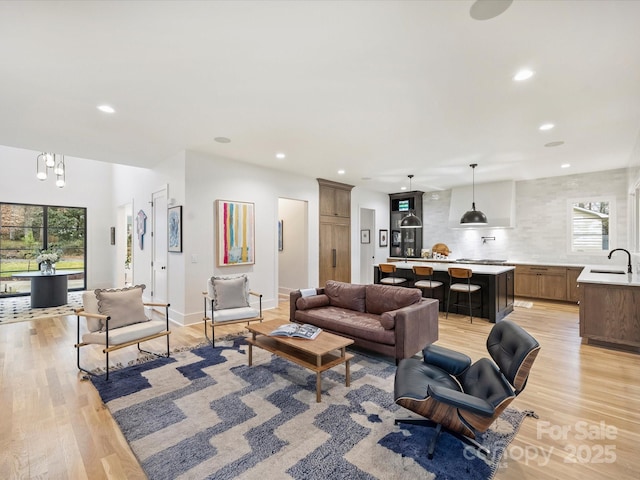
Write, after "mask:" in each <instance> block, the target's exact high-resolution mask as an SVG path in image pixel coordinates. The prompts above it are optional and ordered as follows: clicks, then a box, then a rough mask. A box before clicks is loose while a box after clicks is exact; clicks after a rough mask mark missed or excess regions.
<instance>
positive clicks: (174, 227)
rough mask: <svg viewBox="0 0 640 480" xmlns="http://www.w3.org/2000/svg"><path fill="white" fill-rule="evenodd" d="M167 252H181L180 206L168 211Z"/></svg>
mask: <svg viewBox="0 0 640 480" xmlns="http://www.w3.org/2000/svg"><path fill="white" fill-rule="evenodd" d="M168 217H169V218H168V219H167V223H168V231H169V238H168V240H169V243H168V247H169V251H170V252H178V253H179V252H182V206H177V207H170V208H169V209H168Z"/></svg>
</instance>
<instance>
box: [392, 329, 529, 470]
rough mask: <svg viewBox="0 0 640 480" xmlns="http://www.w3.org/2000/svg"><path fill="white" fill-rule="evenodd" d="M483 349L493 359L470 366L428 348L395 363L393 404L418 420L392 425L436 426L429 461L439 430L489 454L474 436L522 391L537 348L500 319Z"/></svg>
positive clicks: (448, 353) (463, 358) (443, 351)
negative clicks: (422, 357)
mask: <svg viewBox="0 0 640 480" xmlns="http://www.w3.org/2000/svg"><path fill="white" fill-rule="evenodd" d="M487 350H488V351H489V354H490V355H491V358H493V361H491V360H489V359H488V358H482V359H480V360H478V361H477V362H475V363H473V364H471V359H470V358H469V357H468V356H466V355H464V354H462V353H459V352H456V351H453V350H449V349H447V348H444V347H440V346H438V345H429V346H428V347H426V348H424V350H423V351H422V352H423V355H424V359H423V360H419V359H416V358H406V359H403V360H401V361H400V363H399V364H398V369H397V371H396V377H395V402H396V403H397V404H398V405H400V406H402V407H404V408H406V409H408V410H411V411H412V412H414V413H417V414H418V415H420V416H421V417H422V418H415V417H414V418H404V419H397V420H396V424H398V423H413V424H420V425H426V426H431V427H433V426H435V427H436V432H435V435H434V436H433V438H432V440H431V443H430V444H429V446H428V450H427V453H428V457H429V458H433V452H434V450H435V446H436V442H437V440H438V436H439V435H440V432H441V431H442V428H444V429H446V430H447V431H449V432H450V433H452V434H453V435H455V436H456V437H458V438H460V439H461V440H462V441H463V442H465V443H466V444H468V445H472V446H473V447H475V448H476V449H478V450H479V451H481V452H482V453H484V454H485V455H486V456H489V454H490V452H489V451H488V450H487V449H486V448H485V447H483V446H482V445H480V444H479V443H478V442H476V441H475V436H476V432H484V431H486V430H487V429H488V428H489V426H490V425H491V424H492V423H493V421H494V420H495V419H496V418H498V416H500V414H501V413H502V411H503V410H504V409H505V408H506V407H507V405H509V404H510V403H511V402H512V401H513V399H514V398H515V397H516V396H517V395H518V394H520V392H522V390H523V389H524V387H525V385H526V383H527V378H528V377H529V371H530V369H531V365H532V364H533V362H534V360H535V358H536V356H537V355H538V352H539V351H540V345H539V344H538V342H537V341H536V339H535V338H533V337H532V336H531V335H529V334H528V333H527V332H526V331H525V330H524V329H523V328H522V327H520V326H519V325H516V324H515V323H513V322H511V321H509V320H503V321H501V322H500V323H497V324H496V325H495V326H494V327H493V328H492V329H491V332H490V333H489V337H488V338H487ZM494 362H495V363H494Z"/></svg>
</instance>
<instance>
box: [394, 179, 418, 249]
mask: <svg viewBox="0 0 640 480" xmlns="http://www.w3.org/2000/svg"><path fill="white" fill-rule="evenodd" d="M423 193H424V192H418V191H413V192H406V193H390V194H389V202H390V204H389V205H390V208H389V211H390V218H389V227H390V228H391V234H390V237H389V238H390V239H391V241H390V242H389V255H390V256H391V257H408V258H419V257H420V254H421V250H422V228H400V222H401V221H402V219H403V218H404V217H405V216H406V215H408V214H409V212H412V213H413V214H414V215H415V216H416V217H418V218H419V219H420V221H421V222H422V195H423Z"/></svg>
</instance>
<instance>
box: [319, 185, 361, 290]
mask: <svg viewBox="0 0 640 480" xmlns="http://www.w3.org/2000/svg"><path fill="white" fill-rule="evenodd" d="M318 184H319V187H320V195H319V202H318V203H319V208H320V249H319V252H320V258H319V262H320V263H319V285H320V286H324V285H325V283H326V282H327V280H339V281H341V282H350V281H351V189H352V188H353V186H352V185H347V184H344V183H338V182H332V181H330V180H324V179H321V178H319V179H318Z"/></svg>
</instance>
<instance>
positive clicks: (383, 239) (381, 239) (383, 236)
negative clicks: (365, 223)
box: [378, 230, 389, 247]
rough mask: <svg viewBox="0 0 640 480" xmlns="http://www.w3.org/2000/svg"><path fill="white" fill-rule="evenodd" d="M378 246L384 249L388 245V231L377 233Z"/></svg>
mask: <svg viewBox="0 0 640 480" xmlns="http://www.w3.org/2000/svg"><path fill="white" fill-rule="evenodd" d="M378 245H379V246H380V247H386V246H388V245H389V230H380V231H378Z"/></svg>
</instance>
